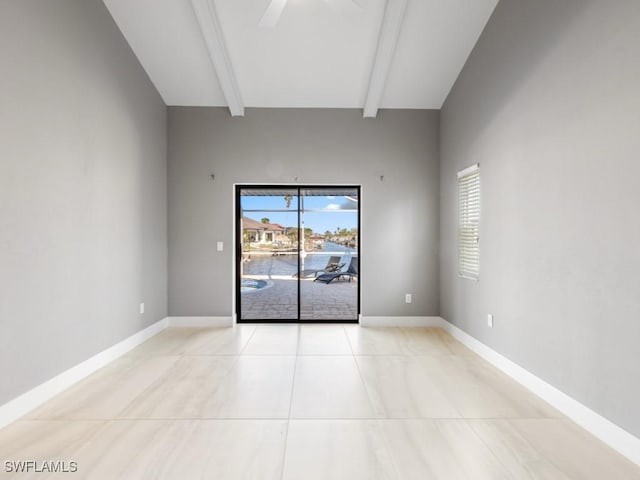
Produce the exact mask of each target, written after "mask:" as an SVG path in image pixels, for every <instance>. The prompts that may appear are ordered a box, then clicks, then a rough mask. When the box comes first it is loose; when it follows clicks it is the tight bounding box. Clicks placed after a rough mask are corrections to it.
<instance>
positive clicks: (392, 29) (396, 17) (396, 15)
mask: <svg viewBox="0 0 640 480" xmlns="http://www.w3.org/2000/svg"><path fill="white" fill-rule="evenodd" d="M407 1H408V0H387V5H386V8H385V10H384V18H383V19H382V26H381V27H380V35H379V37H378V50H377V51H376V58H375V60H374V61H373V69H372V70H371V77H370V79H369V91H368V92H367V99H366V100H365V103H364V114H363V116H364V118H375V116H376V115H377V114H378V108H380V101H381V100H382V94H383V93H384V86H385V84H386V82H387V77H388V76H389V70H390V69H391V62H392V61H393V56H394V54H395V52H396V45H397V43H398V36H399V35H400V28H401V27H402V20H403V19H404V12H405V11H406V9H407Z"/></svg>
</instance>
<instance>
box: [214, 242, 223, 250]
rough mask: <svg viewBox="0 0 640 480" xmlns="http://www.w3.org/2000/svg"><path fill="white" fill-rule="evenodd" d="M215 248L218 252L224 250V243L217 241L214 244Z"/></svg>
mask: <svg viewBox="0 0 640 480" xmlns="http://www.w3.org/2000/svg"><path fill="white" fill-rule="evenodd" d="M216 248H217V249H218V251H219V252H221V251H222V250H224V243H223V242H218V243H217V245H216Z"/></svg>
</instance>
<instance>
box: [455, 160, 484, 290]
mask: <svg viewBox="0 0 640 480" xmlns="http://www.w3.org/2000/svg"><path fill="white" fill-rule="evenodd" d="M479 167H480V166H479V165H478V164H476V165H472V166H471V167H469V168H465V169H464V170H462V171H460V172H458V274H459V275H460V276H461V277H465V278H471V279H474V280H477V279H478V278H479V276H480V168H479Z"/></svg>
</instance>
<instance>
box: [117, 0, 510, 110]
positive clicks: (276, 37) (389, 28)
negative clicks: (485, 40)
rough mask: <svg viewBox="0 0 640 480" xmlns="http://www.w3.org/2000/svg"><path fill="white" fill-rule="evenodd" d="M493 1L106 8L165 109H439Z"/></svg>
mask: <svg viewBox="0 0 640 480" xmlns="http://www.w3.org/2000/svg"><path fill="white" fill-rule="evenodd" d="M497 2H498V0H134V1H132V0H104V3H105V4H106V6H107V8H108V9H109V11H110V12H111V14H112V16H113V18H114V19H115V21H116V23H117V24H118V26H119V28H120V30H121V31H122V33H123V34H124V36H125V38H126V39H127V41H128V42H129V44H130V45H131V48H132V49H133V51H134V52H135V54H136V55H137V57H138V59H139V60H140V63H141V64H142V66H143V67H144V68H145V70H146V71H147V73H148V75H149V77H150V78H151V81H152V82H153V83H154V84H155V86H156V88H157V89H158V91H159V92H160V95H162V98H163V99H164V101H165V103H166V104H167V105H184V106H228V107H229V109H230V111H231V114H232V115H243V114H244V107H273V108H278V107H316V108H362V109H363V111H364V116H367V117H374V116H375V115H376V112H377V110H378V108H435V109H438V108H440V107H441V106H442V103H443V102H444V100H445V98H446V96H447V94H448V93H449V90H450V89H451V87H452V85H453V83H454V82H455V80H456V78H457V76H458V74H459V73H460V70H461V69H462V66H463V65H464V62H465V61H466V59H467V57H468V56H469V54H470V52H471V50H472V48H473V46H474V45H475V43H476V41H477V39H478V37H479V35H480V33H481V32H482V29H483V28H484V26H485V25H486V23H487V21H488V19H489V17H490V15H491V13H492V11H493V9H494V8H495V6H496V4H497Z"/></svg>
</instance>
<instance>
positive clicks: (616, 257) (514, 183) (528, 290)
mask: <svg viewBox="0 0 640 480" xmlns="http://www.w3.org/2000/svg"><path fill="white" fill-rule="evenodd" d="M638 59H640V2H638V1H637V0H616V1H615V2H611V1H606V0H600V1H585V0H563V1H562V2H558V1H556V0H539V1H535V2H532V1H529V0H501V1H500V3H499V4H498V7H497V9H496V11H495V13H494V15H493V17H492V18H491V20H490V22H489V24H488V26H487V28H486V29H485V31H484V33H483V34H482V36H481V38H480V40H479V43H478V44H477V46H476V48H475V50H474V51H473V53H472V55H471V57H470V59H469V60H468V62H467V64H466V66H465V68H464V70H463V72H462V74H461V76H460V77H459V79H458V81H457V83H456V85H455V86H454V88H453V90H452V92H451V94H450V95H449V97H448V99H447V101H446V103H445V106H444V108H443V110H442V122H441V148H442V156H441V169H440V174H441V245H442V254H441V266H440V279H441V283H440V287H441V297H440V306H441V314H442V316H443V317H445V318H446V319H447V320H449V321H451V322H453V323H454V324H456V325H457V326H458V327H460V328H462V329H463V330H465V331H467V332H468V333H470V334H471V335H473V336H474V337H476V338H478V339H479V340H481V341H482V342H484V343H486V344H488V345H490V346H491V347H493V348H494V349H496V350H497V351H499V352H501V353H502V354H504V355H505V356H507V357H508V358H510V359H511V360H513V361H515V362H516V363H518V364H520V365H522V366H523V367H525V368H526V369H528V370H529V371H531V372H533V373H534V374H536V375H538V376H539V377H541V378H543V379H544V380H546V381H548V382H549V383H551V384H552V385H555V386H556V387H558V388H559V389H561V390H562V391H564V392H566V393H567V394H569V395H570V396H572V397H573V398H575V399H577V400H579V401H580V402H582V403H584V404H585V405H587V406H589V407H591V408H592V409H594V410H595V411H596V412H598V413H600V414H601V415H604V416H605V417H607V418H608V419H610V420H612V421H613V422H615V423H617V424H618V425H620V426H621V427H623V428H625V429H626V430H628V431H629V432H631V433H633V434H635V435H636V436H638V435H640V409H639V408H638V405H640V289H639V288H638V285H639V281H638V272H640V250H639V247H640V214H639V213H638V208H639V207H640V188H639V187H638V178H639V177H640V161H639V160H638V154H639V152H640V113H639V112H640V61H638ZM476 162H479V163H480V165H481V167H480V169H481V191H482V193H481V195H482V207H481V209H482V221H481V234H480V238H481V278H480V281H479V282H478V283H475V282H473V281H469V280H464V279H460V278H458V277H457V276H456V262H457V258H456V222H457V216H456V208H457V199H456V172H457V171H458V170H460V169H462V168H463V167H466V166H468V165H470V164H473V163H476ZM488 313H494V314H495V315H496V317H495V327H494V328H493V329H489V328H488V327H487V322H486V315H487V314H488Z"/></svg>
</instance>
